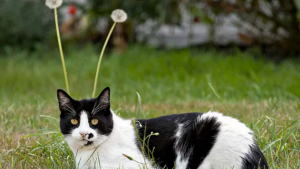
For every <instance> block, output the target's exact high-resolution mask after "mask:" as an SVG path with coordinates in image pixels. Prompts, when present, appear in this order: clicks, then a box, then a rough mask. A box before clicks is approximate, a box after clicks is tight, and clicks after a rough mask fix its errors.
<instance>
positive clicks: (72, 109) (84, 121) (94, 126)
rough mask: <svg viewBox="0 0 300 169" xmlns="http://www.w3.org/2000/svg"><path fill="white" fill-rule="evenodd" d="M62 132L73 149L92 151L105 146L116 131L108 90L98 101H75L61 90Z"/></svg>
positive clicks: (58, 91)
mask: <svg viewBox="0 0 300 169" xmlns="http://www.w3.org/2000/svg"><path fill="white" fill-rule="evenodd" d="M57 98H58V104H59V109H60V112H61V114H60V130H61V132H62V134H63V135H64V136H65V139H66V141H67V142H68V144H69V146H70V148H71V149H80V148H92V147H95V146H98V145H100V144H101V143H103V142H104V141H105V140H106V139H107V138H108V136H109V135H110V133H111V132H112V129H113V119H112V118H113V117H112V112H111V111H110V90H109V88H108V87H107V88H105V89H104V90H103V91H102V92H101V93H100V95H99V96H98V97H97V98H93V99H83V100H74V99H72V98H71V97H70V96H69V95H68V94H67V93H66V92H65V91H63V90H61V89H58V90H57Z"/></svg>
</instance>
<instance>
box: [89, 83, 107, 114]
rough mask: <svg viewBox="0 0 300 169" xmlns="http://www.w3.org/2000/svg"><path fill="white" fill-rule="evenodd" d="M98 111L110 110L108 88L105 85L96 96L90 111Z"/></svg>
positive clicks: (93, 112)
mask: <svg viewBox="0 0 300 169" xmlns="http://www.w3.org/2000/svg"><path fill="white" fill-rule="evenodd" d="M100 111H106V112H110V89H109V87H106V88H105V89H104V90H103V91H102V92H101V93H100V95H99V96H98V97H97V98H96V102H95V105H94V108H93V111H92V114H95V113H97V112H100Z"/></svg>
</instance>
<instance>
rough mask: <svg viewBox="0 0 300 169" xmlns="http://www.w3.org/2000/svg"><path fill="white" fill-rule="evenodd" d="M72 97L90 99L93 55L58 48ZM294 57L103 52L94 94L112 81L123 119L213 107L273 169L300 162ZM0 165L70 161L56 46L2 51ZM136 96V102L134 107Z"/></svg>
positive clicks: (137, 49) (299, 69) (298, 74)
mask: <svg viewBox="0 0 300 169" xmlns="http://www.w3.org/2000/svg"><path fill="white" fill-rule="evenodd" d="M65 54H66V58H65V59H66V66H67V71H68V76H69V83H70V92H71V96H72V97H73V98H77V99H81V98H89V97H91V95H92V91H93V80H94V76H95V70H96V64H97V60H98V56H99V52H98V51H95V50H94V49H93V48H92V47H90V46H87V47H84V48H83V47H78V48H73V49H68V50H66V53H65ZM299 65H300V60H296V59H294V60H285V61H282V62H280V63H274V62H272V61H270V60H267V59H264V58H263V57H262V56H261V57H254V56H253V54H251V53H249V52H246V53H244V52H241V51H239V50H236V51H232V52H218V51H215V50H209V51H207V50H196V49H184V50H156V49H153V48H149V47H144V46H140V45H133V46H129V47H128V50H127V51H126V52H125V53H123V54H117V53H114V52H111V53H106V55H105V56H104V59H103V63H102V65H101V69H100V76H99V82H98V89H97V93H99V92H101V90H102V89H103V88H104V87H106V86H109V87H110V88H111V104H112V109H113V110H114V111H115V112H117V113H118V114H120V116H122V117H124V118H130V117H137V118H150V117H157V116H161V115H165V114H172V113H183V112H195V111H197V112H207V111H209V110H214V111H220V112H223V113H224V114H226V115H231V116H234V117H236V118H238V119H240V120H241V121H242V122H245V123H246V124H247V125H248V126H249V127H250V128H251V129H253V130H254V132H255V133H256V137H257V141H258V143H259V145H260V148H261V149H262V150H263V151H264V154H265V156H266V158H267V160H268V162H269V164H270V167H271V168H297V169H298V168H300V159H299V157H300V127H299V126H300V125H299V123H300V120H299V119H300V118H299V117H300V90H299V88H300V66H299ZM0 73H1V76H0V155H1V156H0V168H74V162H73V157H72V153H71V152H70V150H69V149H68V147H67V145H66V143H65V142H64V141H63V137H62V136H61V134H60V133H59V128H58V118H59V110H58V105H57V100H56V90H57V89H58V88H62V89H65V84H64V79H63V73H62V67H61V63H60V57H59V53H58V50H56V49H55V50H51V51H46V52H45V51H37V52H35V53H28V52H26V51H22V50H21V51H14V50H13V51H11V52H9V53H7V54H5V55H3V54H2V55H0ZM136 92H138V93H139V95H140V96H141V100H142V105H141V110H142V111H141V113H140V114H138V113H137V112H138V108H139V106H138V103H137V101H138V99H137V98H138V97H137V94H136Z"/></svg>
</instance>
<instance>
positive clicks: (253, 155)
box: [57, 88, 268, 169]
mask: <svg viewBox="0 0 300 169" xmlns="http://www.w3.org/2000/svg"><path fill="white" fill-rule="evenodd" d="M57 96H58V101H59V108H60V111H61V115H60V128H61V132H62V133H63V135H64V136H65V139H66V141H67V143H68V145H69V146H70V148H71V150H72V151H73V153H74V156H75V158H76V165H77V167H78V168H100V166H101V168H102V169H107V168H109V169H110V168H111V169H116V168H125V169H128V168H131V169H137V168H139V166H142V164H144V163H145V162H146V163H147V166H148V168H168V169H171V168H175V167H176V169H223V168H228V169H232V168H234V169H256V168H258V167H260V168H265V169H266V168H268V164H267V162H266V159H265V157H264V155H263V154H262V152H261V151H260V149H259V147H258V145H257V143H256V141H255V139H254V136H253V132H252V131H251V130H250V129H249V128H248V127H246V125H245V124H243V123H241V122H239V121H238V120H236V119H234V118H232V117H228V116H223V115H222V114H220V113H217V112H208V113H186V114H175V115H168V116H162V117H158V118H154V119H149V120H144V119H143V120H136V121H137V123H136V124H135V126H136V129H137V133H138V135H139V136H140V137H141V138H144V137H147V136H149V135H150V134H151V132H153V133H159V135H152V136H151V137H150V140H149V142H148V141H146V145H148V146H149V147H148V148H146V147H147V146H145V154H146V155H147V154H149V155H151V156H152V155H153V158H152V157H148V156H147V157H146V160H144V158H143V154H142V151H141V146H140V145H139V142H138V139H137V135H136V133H135V130H134V127H133V125H132V122H131V120H125V119H122V118H120V117H118V116H117V115H115V114H114V113H113V112H112V111H111V110H110V90H109V88H105V89H104V90H103V91H102V92H101V94H100V95H99V96H98V97H97V98H95V99H84V100H74V99H72V98H71V97H70V96H69V95H68V94H67V93H66V92H64V91H63V90H60V89H59V90H58V91H57ZM95 118H96V119H98V121H99V122H98V124H97V125H93V124H91V120H92V119H95ZM71 119H77V120H78V124H77V125H72V124H71V122H70V121H71ZM82 134H83V135H82ZM148 138H149V137H148ZM142 144H143V143H142ZM152 150H153V151H152ZM123 154H125V155H127V156H130V157H131V158H133V159H134V160H135V161H134V160H129V159H128V158H127V157H125V156H124V155H123ZM136 161H137V162H136ZM151 161H154V164H151Z"/></svg>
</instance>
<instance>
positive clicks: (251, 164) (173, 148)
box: [139, 112, 267, 169]
mask: <svg viewBox="0 0 300 169" xmlns="http://www.w3.org/2000/svg"><path fill="white" fill-rule="evenodd" d="M140 122H141V124H142V125H143V127H141V128H140V129H139V133H140V136H141V137H143V136H144V135H149V134H150V133H151V132H158V133H159V136H157V137H155V136H152V137H151V139H150V142H149V147H150V148H151V149H153V148H154V149H155V151H154V153H153V155H154V157H155V161H156V163H157V164H158V165H159V166H160V167H166V168H173V167H174V164H175V165H176V169H185V168H190V169H194V168H195V169H197V168H199V169H213V168H217V169H219V168H220V169H222V168H237V169H248V168H249V169H250V168H251V169H253V168H257V167H258V166H260V167H262V168H267V162H266V160H265V158H264V156H263V154H262V153H261V151H260V150H259V148H258V146H257V144H256V142H255V139H254V136H253V133H252V131H251V130H250V129H249V128H248V127H247V126H246V125H245V124H243V123H241V122H239V121H238V120H237V119H235V118H232V117H228V116H224V115H222V114H221V113H216V112H208V113H186V114H176V115H168V116H163V117H159V118H154V119H149V120H141V121H140Z"/></svg>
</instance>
